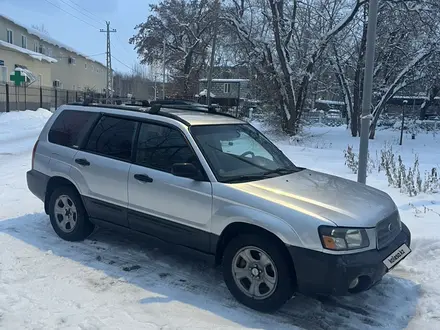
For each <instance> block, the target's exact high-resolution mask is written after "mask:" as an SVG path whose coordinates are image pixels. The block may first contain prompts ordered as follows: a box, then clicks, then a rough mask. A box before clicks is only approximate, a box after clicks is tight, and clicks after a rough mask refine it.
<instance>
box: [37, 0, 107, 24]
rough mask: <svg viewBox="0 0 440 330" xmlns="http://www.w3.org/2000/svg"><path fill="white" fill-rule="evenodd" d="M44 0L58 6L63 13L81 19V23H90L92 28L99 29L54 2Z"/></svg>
mask: <svg viewBox="0 0 440 330" xmlns="http://www.w3.org/2000/svg"><path fill="white" fill-rule="evenodd" d="M44 1H46V2H47V3H50V4H51V5H52V6H54V7H56V8H58V9H59V10H61V11H63V12H65V13H67V14H69V15H70V16H72V17H75V18H76V19H78V20H80V21H82V22H83V23H86V24H87V25H90V26H91V27H92V28H94V29H99V28H98V27H97V26H95V25H93V24H90V23H89V22H87V21H85V20H83V19H82V18H80V17H78V16H76V15H73V14H72V13H70V12H68V11H67V10H64V9H63V8H61V7H60V6H58V5H56V4H54V3H53V2H50V1H49V0H44Z"/></svg>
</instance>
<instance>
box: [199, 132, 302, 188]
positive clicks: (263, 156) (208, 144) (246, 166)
mask: <svg viewBox="0 0 440 330" xmlns="http://www.w3.org/2000/svg"><path fill="white" fill-rule="evenodd" d="M190 130H191V134H192V135H193V137H194V139H195V140H196V143H197V144H198V146H199V148H200V149H201V151H202V152H203V154H204V156H205V158H206V160H207V162H208V163H209V165H210V167H211V169H212V171H213V172H214V175H215V176H216V178H217V180H218V181H220V182H231V183H232V182H246V181H253V180H261V179H265V178H270V177H274V176H279V175H285V174H290V173H293V172H297V171H299V169H298V168H297V167H296V166H295V165H294V164H293V163H292V162H291V161H290V160H289V159H288V158H287V157H286V156H285V155H284V154H283V153H282V152H281V151H280V150H279V149H278V148H277V147H276V146H275V145H274V144H273V143H272V142H270V141H269V140H268V139H267V138H265V137H264V136H263V135H262V134H261V133H260V132H258V131H257V130H256V129H255V128H253V127H252V126H251V125H248V124H231V125H201V126H192V127H191V129H190Z"/></svg>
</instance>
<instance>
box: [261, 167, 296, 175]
mask: <svg viewBox="0 0 440 330" xmlns="http://www.w3.org/2000/svg"><path fill="white" fill-rule="evenodd" d="M298 171H299V170H298V169H295V168H287V167H280V168H277V169H274V170H270V171H267V172H264V175H269V174H281V175H283V174H291V173H295V172H298Z"/></svg>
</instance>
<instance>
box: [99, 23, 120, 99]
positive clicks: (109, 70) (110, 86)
mask: <svg viewBox="0 0 440 330" xmlns="http://www.w3.org/2000/svg"><path fill="white" fill-rule="evenodd" d="M105 24H107V28H106V29H105V30H104V29H101V30H99V31H100V32H105V33H107V52H106V55H107V88H106V89H105V103H108V101H109V99H110V98H111V97H112V96H113V93H112V90H113V72H112V53H111V43H110V33H112V32H116V29H110V22H109V21H106V22H105Z"/></svg>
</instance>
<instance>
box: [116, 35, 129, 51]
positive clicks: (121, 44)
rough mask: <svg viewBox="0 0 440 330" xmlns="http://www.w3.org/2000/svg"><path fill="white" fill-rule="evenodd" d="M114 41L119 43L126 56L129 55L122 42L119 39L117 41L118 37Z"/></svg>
mask: <svg viewBox="0 0 440 330" xmlns="http://www.w3.org/2000/svg"><path fill="white" fill-rule="evenodd" d="M116 41H117V42H119V43H120V46H121V47H122V49H123V50H124V51H125V52H126V53H127V54H128V55H131V54H130V52H129V51H128V50H127V49H126V48H125V44H124V43H123V42H122V40H121V39H119V37H118V36H116Z"/></svg>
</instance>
